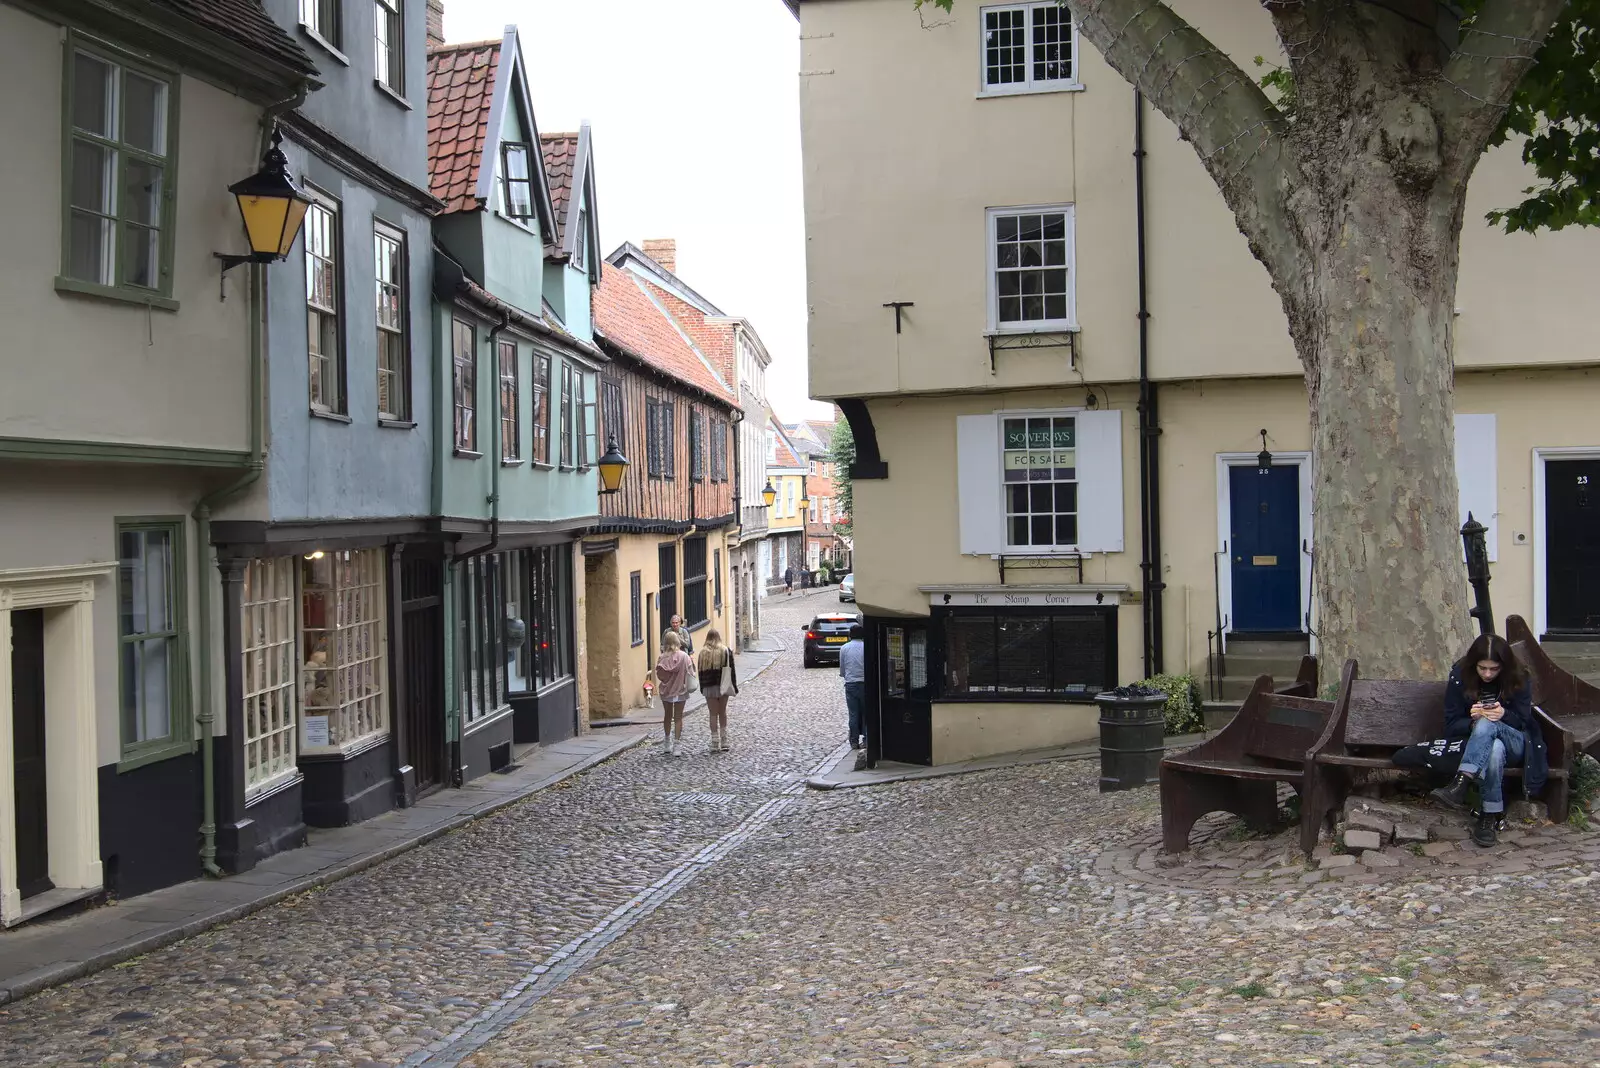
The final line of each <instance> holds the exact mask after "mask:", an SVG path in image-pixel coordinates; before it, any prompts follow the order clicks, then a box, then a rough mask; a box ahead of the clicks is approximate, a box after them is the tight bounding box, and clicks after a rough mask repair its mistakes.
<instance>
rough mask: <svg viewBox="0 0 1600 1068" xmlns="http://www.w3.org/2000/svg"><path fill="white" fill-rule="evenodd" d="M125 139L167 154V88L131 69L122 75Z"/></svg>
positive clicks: (138, 146)
mask: <svg viewBox="0 0 1600 1068" xmlns="http://www.w3.org/2000/svg"><path fill="white" fill-rule="evenodd" d="M122 86H123V93H124V94H125V96H124V100H123V109H122V114H123V123H124V128H123V133H122V140H123V141H125V142H126V143H128V144H130V145H132V146H133V147H135V148H139V149H143V150H144V151H146V152H149V153H151V154H152V155H156V156H164V155H166V154H167V87H166V84H165V83H163V82H158V81H156V80H154V79H153V78H146V77H144V76H143V75H140V74H135V73H134V72H133V71H128V72H126V73H125V74H124V75H123V78H122Z"/></svg>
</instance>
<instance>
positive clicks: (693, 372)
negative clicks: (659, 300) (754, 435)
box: [594, 263, 738, 406]
mask: <svg viewBox="0 0 1600 1068" xmlns="http://www.w3.org/2000/svg"><path fill="white" fill-rule="evenodd" d="M594 327H595V332H596V333H598V334H600V335H601V336H602V337H604V338H605V339H606V340H607V341H610V342H612V343H613V344H616V345H620V346H621V347H622V348H624V349H627V350H628V352H629V353H630V354H631V355H633V356H634V357H636V358H638V359H640V360H642V361H644V362H645V363H648V364H649V365H650V366H652V367H654V368H655V369H656V370H658V371H662V372H664V373H666V374H668V375H671V376H672V377H673V378H676V379H677V380H678V381H680V382H685V383H687V384H689V385H691V386H695V387H696V388H698V389H700V390H703V391H704V392H706V393H709V394H711V395H712V396H714V397H717V398H719V399H721V400H724V401H726V402H727V403H728V404H729V405H730V406H731V405H734V404H737V403H738V401H737V398H735V397H734V395H733V394H732V393H731V392H730V391H729V389H728V387H727V386H726V385H724V384H723V383H721V382H719V381H717V376H716V375H714V374H712V373H711V369H710V368H709V367H707V366H706V364H705V361H703V360H701V359H700V357H699V355H697V354H696V353H695V350H694V349H693V348H692V347H691V346H690V344H689V342H688V341H686V340H684V337H683V334H681V333H679V332H678V330H677V328H676V327H675V326H674V325H673V320H672V318H671V317H670V316H668V315H667V314H666V313H665V312H664V311H662V310H661V307H660V306H659V305H657V304H656V302H655V301H653V300H651V299H650V294H649V293H647V292H646V291H645V288H644V283H642V282H640V281H638V280H636V279H635V278H634V276H633V274H632V272H630V271H626V270H621V269H619V268H616V267H613V266H611V265H610V264H609V263H602V264H601V267H600V284H599V285H598V286H596V287H595V289H594Z"/></svg>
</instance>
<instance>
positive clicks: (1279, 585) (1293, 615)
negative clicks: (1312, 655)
mask: <svg viewBox="0 0 1600 1068" xmlns="http://www.w3.org/2000/svg"><path fill="white" fill-rule="evenodd" d="M1228 502H1229V513H1230V517H1231V520H1232V533H1231V535H1230V537H1229V538H1228V557H1229V560H1230V563H1231V568H1232V573H1233V619H1232V620H1231V624H1232V627H1231V629H1232V630H1233V631H1234V632H1235V633H1238V632H1240V631H1246V632H1261V631H1267V632H1284V631H1294V632H1298V631H1299V630H1300V469H1299V468H1298V467H1289V466H1284V467H1277V466H1274V467H1271V468H1268V469H1267V470H1266V471H1265V472H1263V471H1261V470H1259V469H1257V468H1256V467H1254V466H1249V467H1230V468H1228Z"/></svg>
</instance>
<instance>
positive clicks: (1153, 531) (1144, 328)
mask: <svg viewBox="0 0 1600 1068" xmlns="http://www.w3.org/2000/svg"><path fill="white" fill-rule="evenodd" d="M1144 158H1145V150H1144V94H1143V93H1141V92H1139V91H1138V90H1134V94H1133V188H1134V212H1135V219H1136V227H1137V231H1138V245H1139V522H1140V531H1139V533H1140V539H1139V540H1140V549H1141V556H1142V559H1141V560H1140V562H1139V571H1140V586H1141V587H1142V589H1141V591H1140V592H1141V597H1142V600H1143V604H1144V673H1145V677H1146V678H1149V677H1150V676H1152V675H1159V674H1160V673H1161V670H1162V660H1163V656H1162V652H1163V649H1162V645H1163V642H1162V618H1161V591H1162V590H1164V589H1166V588H1167V584H1166V583H1165V582H1163V581H1161V452H1160V448H1159V445H1158V443H1157V439H1158V438H1159V437H1160V436H1161V422H1160V417H1159V415H1158V412H1157V408H1156V387H1155V383H1153V382H1151V381H1150V306H1149V303H1148V302H1147V300H1146V294H1145V281H1146V272H1145V244H1146V238H1145V217H1144Z"/></svg>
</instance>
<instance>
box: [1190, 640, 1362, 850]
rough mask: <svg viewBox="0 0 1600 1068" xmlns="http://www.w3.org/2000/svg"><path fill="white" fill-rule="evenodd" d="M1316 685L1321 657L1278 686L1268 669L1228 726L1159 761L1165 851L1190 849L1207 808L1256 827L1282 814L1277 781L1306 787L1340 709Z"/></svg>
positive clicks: (1266, 826) (1263, 827) (1307, 659)
mask: <svg viewBox="0 0 1600 1068" xmlns="http://www.w3.org/2000/svg"><path fill="white" fill-rule="evenodd" d="M1316 690H1317V661H1316V657H1312V656H1308V657H1305V658H1303V659H1302V660H1301V663H1300V672H1299V674H1298V675H1297V676H1296V678H1295V681H1294V682H1293V683H1291V684H1289V686H1287V687H1285V689H1284V690H1280V691H1276V692H1275V691H1274V690H1273V684H1272V678H1271V677H1270V676H1268V675H1262V676H1260V677H1259V678H1257V679H1256V683H1255V686H1254V687H1252V688H1251V690H1250V695H1249V696H1248V697H1247V698H1245V702H1244V705H1243V706H1242V707H1241V708H1240V709H1239V714H1238V715H1237V716H1235V717H1234V718H1233V720H1232V721H1231V722H1230V723H1228V725H1227V726H1226V727H1224V728H1223V729H1222V730H1221V731H1219V732H1217V734H1216V735H1215V736H1213V737H1211V738H1208V739H1206V741H1204V742H1202V743H1201V744H1200V745H1197V746H1195V747H1194V748H1193V749H1191V750H1189V751H1188V752H1186V753H1179V754H1175V755H1173V756H1169V757H1167V758H1165V759H1164V760H1162V761H1161V836H1162V841H1163V847H1164V848H1165V849H1166V851H1167V852H1169V853H1181V852H1183V851H1184V850H1186V849H1188V848H1189V832H1190V831H1191V830H1193V829H1194V825H1195V822H1196V821H1197V820H1199V819H1200V817H1201V816H1204V815H1205V814H1206V813H1208V812H1216V811H1219V810H1220V811H1224V812H1232V813H1234V814H1235V815H1237V816H1240V817H1241V818H1243V819H1244V820H1245V822H1246V823H1248V824H1249V825H1250V826H1252V827H1254V828H1256V829H1258V830H1267V829H1269V828H1271V827H1272V826H1273V825H1274V824H1275V823H1276V822H1277V815H1278V786H1277V784H1278V783H1280V782H1282V783H1288V784H1289V785H1290V786H1292V787H1293V788H1294V789H1295V790H1296V791H1299V790H1300V789H1301V784H1302V782H1303V780H1304V777H1305V766H1306V754H1307V752H1308V751H1309V750H1310V748H1311V746H1312V745H1313V744H1315V742H1316V740H1317V738H1318V737H1320V736H1321V735H1322V733H1323V732H1324V730H1325V729H1326V726H1327V724H1328V721H1329V719H1330V718H1331V717H1332V716H1333V714H1334V702H1332V701H1319V700H1317V699H1316V697H1315V695H1316Z"/></svg>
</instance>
